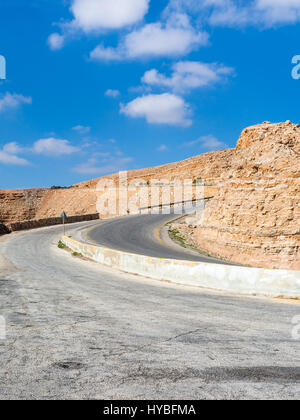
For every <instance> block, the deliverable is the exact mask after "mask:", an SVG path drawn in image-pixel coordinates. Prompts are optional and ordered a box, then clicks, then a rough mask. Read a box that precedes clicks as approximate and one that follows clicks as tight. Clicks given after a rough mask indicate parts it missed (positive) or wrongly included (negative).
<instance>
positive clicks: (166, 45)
mask: <svg viewBox="0 0 300 420" xmlns="http://www.w3.org/2000/svg"><path fill="white" fill-rule="evenodd" d="M207 40H208V35H207V34H206V33H205V32H201V31H197V30H195V29H194V28H193V27H192V26H191V25H190V22H189V19H188V16H187V15H178V16H177V19H175V18H172V19H170V20H168V21H167V22H166V24H163V23H162V22H158V23H151V24H148V25H145V26H144V27H142V28H141V29H140V30H137V31H134V32H132V33H130V34H129V35H127V37H126V38H125V44H124V45H125V49H126V51H127V56H128V57H130V58H136V57H142V56H152V57H153V56H157V57H162V56H175V57H176V56H182V55H186V54H188V53H189V52H190V51H192V50H193V49H197V48H198V47H199V46H200V45H205V44H206V43H207Z"/></svg>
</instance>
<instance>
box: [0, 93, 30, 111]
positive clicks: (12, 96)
mask: <svg viewBox="0 0 300 420" xmlns="http://www.w3.org/2000/svg"><path fill="white" fill-rule="evenodd" d="M31 103H32V98H30V97H26V96H23V95H18V94H16V93H8V92H7V93H6V94H5V95H2V96H1V97H0V112H4V111H7V110H9V109H16V108H19V107H20V106H21V105H22V104H31Z"/></svg>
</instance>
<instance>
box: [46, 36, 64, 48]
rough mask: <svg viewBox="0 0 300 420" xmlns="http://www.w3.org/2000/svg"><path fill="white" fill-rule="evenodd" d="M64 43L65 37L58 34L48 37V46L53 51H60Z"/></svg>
mask: <svg viewBox="0 0 300 420" xmlns="http://www.w3.org/2000/svg"><path fill="white" fill-rule="evenodd" d="M64 43H65V37H64V36H63V35H60V34H58V33H54V34H51V35H49V37H48V45H49V47H50V49H51V50H53V51H56V50H60V49H61V48H62V47H63V46H64Z"/></svg>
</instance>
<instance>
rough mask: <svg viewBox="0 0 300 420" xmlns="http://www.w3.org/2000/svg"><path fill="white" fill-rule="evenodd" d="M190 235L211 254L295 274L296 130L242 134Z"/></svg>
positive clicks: (299, 134) (298, 217)
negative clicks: (213, 195) (228, 165)
mask: <svg viewBox="0 0 300 420" xmlns="http://www.w3.org/2000/svg"><path fill="white" fill-rule="evenodd" d="M190 233H191V236H192V237H193V240H194V241H195V243H196V244H197V246H198V247H200V248H202V249H205V250H206V251H208V252H210V253H213V254H214V255H218V256H220V257H223V258H226V259H229V260H232V261H235V262H238V263H242V264H249V265H255V266H261V267H268V268H289V269H296V270H299V269H300V125H294V124H291V123H290V122H289V121H288V122H286V123H282V124H271V123H263V124H262V125H257V126H253V127H249V128H247V129H245V130H244V131H243V132H242V134H241V137H240V139H239V141H238V144H237V148H236V150H235V152H234V153H233V155H232V159H231V162H230V167H229V168H228V170H227V171H226V172H224V173H223V176H222V179H221V180H220V182H219V186H218V193H217V194H216V195H215V197H214V199H213V200H211V201H210V202H209V204H208V205H207V207H206V209H205V211H204V213H203V215H202V217H201V218H200V220H198V221H197V223H196V226H195V227H194V228H192V230H191V232H190Z"/></svg>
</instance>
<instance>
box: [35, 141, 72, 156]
mask: <svg viewBox="0 0 300 420" xmlns="http://www.w3.org/2000/svg"><path fill="white" fill-rule="evenodd" d="M79 150H80V149H79V148H78V147H74V146H72V145H71V144H70V142H69V141H68V140H61V139H55V138H53V137H50V138H48V139H40V140H38V141H36V142H35V143H34V145H33V148H32V151H33V152H34V153H36V154H39V155H45V156H55V157H57V156H62V155H71V154H72V153H76V152H79Z"/></svg>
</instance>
